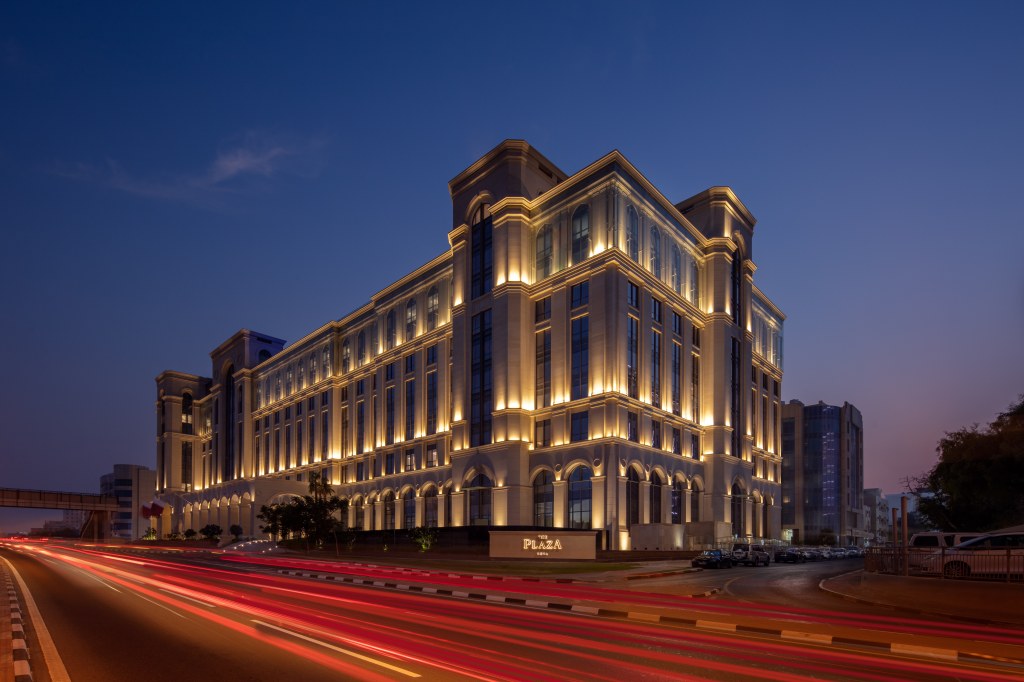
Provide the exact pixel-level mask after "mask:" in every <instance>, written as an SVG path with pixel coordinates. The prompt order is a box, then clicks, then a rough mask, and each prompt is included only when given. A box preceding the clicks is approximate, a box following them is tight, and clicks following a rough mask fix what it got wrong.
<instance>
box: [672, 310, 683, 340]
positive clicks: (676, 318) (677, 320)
mask: <svg viewBox="0 0 1024 682" xmlns="http://www.w3.org/2000/svg"><path fill="white" fill-rule="evenodd" d="M672 333H673V334H675V335H676V336H679V337H682V335H683V317H682V316H681V315H680V314H679V313H677V312H676V311H674V310H673V311H672Z"/></svg>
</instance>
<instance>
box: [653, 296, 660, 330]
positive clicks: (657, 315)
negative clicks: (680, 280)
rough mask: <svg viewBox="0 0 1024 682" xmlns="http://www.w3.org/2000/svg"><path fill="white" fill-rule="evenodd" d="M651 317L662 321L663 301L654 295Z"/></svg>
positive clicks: (656, 320)
mask: <svg viewBox="0 0 1024 682" xmlns="http://www.w3.org/2000/svg"><path fill="white" fill-rule="evenodd" d="M651 319H652V320H654V321H655V322H658V323H659V324H660V323H661V301H659V300H658V299H656V298H653V297H652V298H651Z"/></svg>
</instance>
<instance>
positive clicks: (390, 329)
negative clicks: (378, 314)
mask: <svg viewBox="0 0 1024 682" xmlns="http://www.w3.org/2000/svg"><path fill="white" fill-rule="evenodd" d="M384 320H385V321H384V348H385V349H391V348H394V347H395V344H396V343H398V328H397V327H396V323H395V309H394V308H392V309H391V310H389V311H388V314H387V317H385V318H384Z"/></svg>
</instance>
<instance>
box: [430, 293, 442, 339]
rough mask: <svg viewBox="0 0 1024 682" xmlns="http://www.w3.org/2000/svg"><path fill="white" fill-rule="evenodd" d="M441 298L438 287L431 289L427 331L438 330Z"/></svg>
mask: <svg viewBox="0 0 1024 682" xmlns="http://www.w3.org/2000/svg"><path fill="white" fill-rule="evenodd" d="M439 301H440V297H439V296H438V294H437V287H436V286H433V287H430V291H428V292H427V331H428V332H429V331H431V330H433V329H436V328H437V308H438V304H439Z"/></svg>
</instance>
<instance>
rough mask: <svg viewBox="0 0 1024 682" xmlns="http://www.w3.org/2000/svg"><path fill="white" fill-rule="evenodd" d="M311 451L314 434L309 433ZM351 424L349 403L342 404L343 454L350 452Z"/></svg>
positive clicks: (311, 449)
mask: <svg viewBox="0 0 1024 682" xmlns="http://www.w3.org/2000/svg"><path fill="white" fill-rule="evenodd" d="M309 439H310V443H309V451H310V452H313V434H312V433H311V434H309ZM348 446H349V425H348V405H342V407H341V453H342V455H343V456H344V455H347V454H349V449H348Z"/></svg>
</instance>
